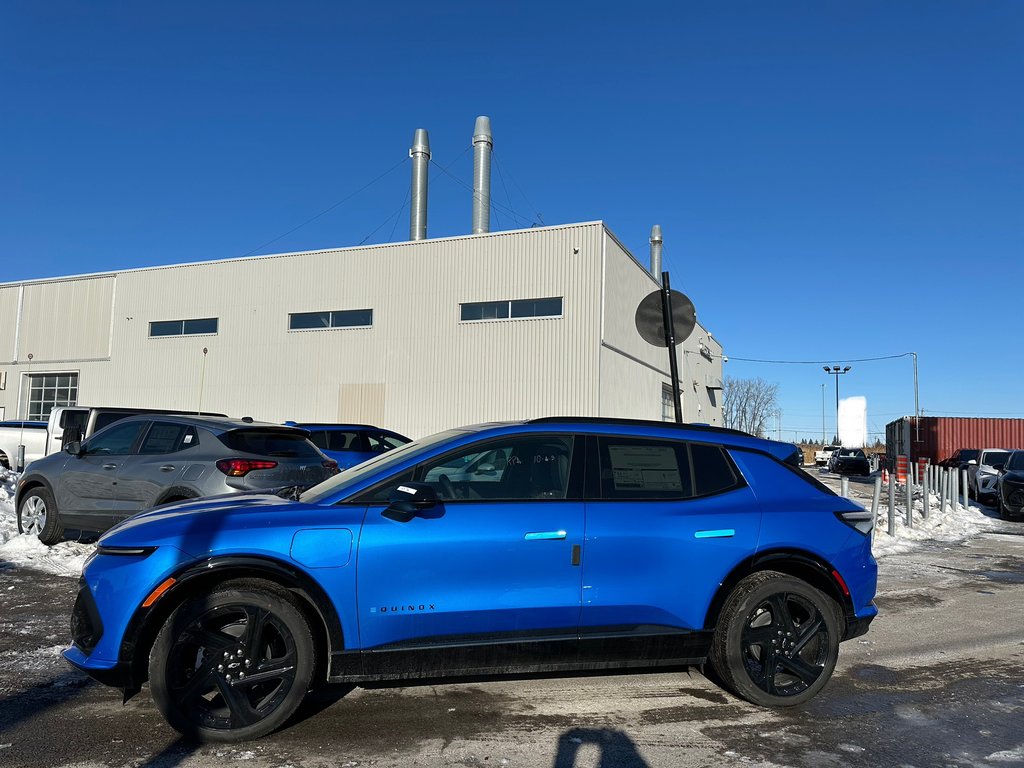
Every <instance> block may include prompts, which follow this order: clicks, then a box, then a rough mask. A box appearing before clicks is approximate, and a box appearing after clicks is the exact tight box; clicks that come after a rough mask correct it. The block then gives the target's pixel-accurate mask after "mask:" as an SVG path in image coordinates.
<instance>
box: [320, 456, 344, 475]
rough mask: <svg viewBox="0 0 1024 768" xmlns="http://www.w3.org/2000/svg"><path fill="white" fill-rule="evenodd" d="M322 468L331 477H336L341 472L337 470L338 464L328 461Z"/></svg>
mask: <svg viewBox="0 0 1024 768" xmlns="http://www.w3.org/2000/svg"><path fill="white" fill-rule="evenodd" d="M324 468H325V469H326V470H327V471H328V472H330V473H331V474H332V475H336V474H338V473H339V472H340V471H341V470H340V469H338V462H336V461H331V460H330V459H328V460H327V461H325V462H324Z"/></svg>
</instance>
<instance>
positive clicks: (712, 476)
mask: <svg viewBox="0 0 1024 768" xmlns="http://www.w3.org/2000/svg"><path fill="white" fill-rule="evenodd" d="M690 456H691V457H692V459H693V476H694V479H695V480H696V486H697V495H698V496H708V495H710V494H712V493H719V492H721V491H725V490H728V489H730V488H733V487H735V486H736V485H737V484H738V480H737V477H736V474H735V473H734V472H733V469H732V462H731V461H730V460H729V457H728V456H726V455H725V451H723V450H722V449H721V448H719V447H718V446H717V445H702V444H699V443H695V444H693V445H691V446H690Z"/></svg>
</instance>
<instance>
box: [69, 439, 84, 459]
mask: <svg viewBox="0 0 1024 768" xmlns="http://www.w3.org/2000/svg"><path fill="white" fill-rule="evenodd" d="M64 452H65V453H70V454H71V455H72V456H81V455H82V454H83V453H84V451H83V450H82V444H81V443H80V442H78V441H77V440H72V441H71V442H70V443H68V444H67V445H65V446H64Z"/></svg>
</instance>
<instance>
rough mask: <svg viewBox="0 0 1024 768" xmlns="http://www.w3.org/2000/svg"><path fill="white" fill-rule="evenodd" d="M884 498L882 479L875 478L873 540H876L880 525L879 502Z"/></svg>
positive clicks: (872, 501)
mask: <svg viewBox="0 0 1024 768" xmlns="http://www.w3.org/2000/svg"><path fill="white" fill-rule="evenodd" d="M881 498H882V478H881V477H876V478H875V492H874V493H872V494H871V538H872V539H874V538H875V527H876V526H877V525H878V502H879V500H880V499H881Z"/></svg>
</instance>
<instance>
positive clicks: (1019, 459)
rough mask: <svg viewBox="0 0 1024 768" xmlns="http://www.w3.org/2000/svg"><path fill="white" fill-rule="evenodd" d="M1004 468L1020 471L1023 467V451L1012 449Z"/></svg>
mask: <svg viewBox="0 0 1024 768" xmlns="http://www.w3.org/2000/svg"><path fill="white" fill-rule="evenodd" d="M1006 469H1008V470H1011V469H1012V470H1016V471H1020V470H1022V469H1024V451H1014V452H1013V453H1011V454H1010V458H1009V459H1007V460H1006Z"/></svg>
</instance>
